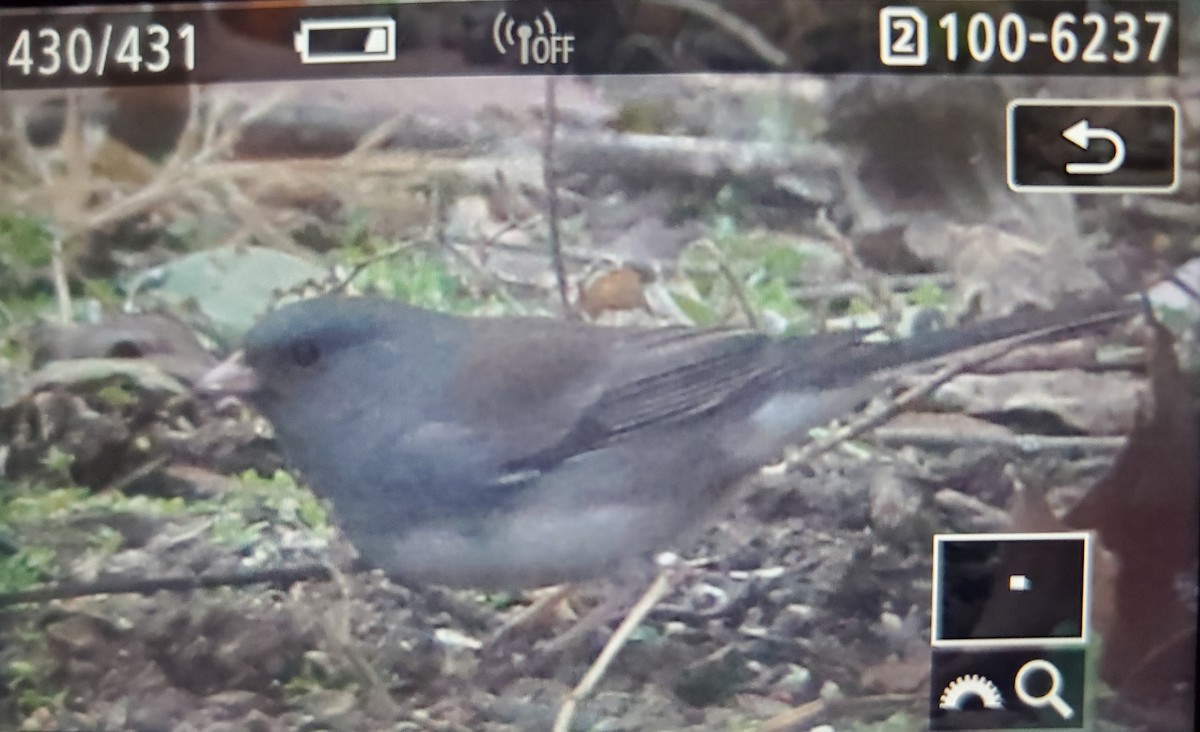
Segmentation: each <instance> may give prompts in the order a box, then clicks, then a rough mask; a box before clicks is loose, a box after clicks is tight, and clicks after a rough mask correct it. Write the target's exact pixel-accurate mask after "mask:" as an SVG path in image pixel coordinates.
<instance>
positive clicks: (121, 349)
mask: <svg viewBox="0 0 1200 732" xmlns="http://www.w3.org/2000/svg"><path fill="white" fill-rule="evenodd" d="M108 357H109V358H141V357H142V349H141V347H140V346H138V344H136V343H134V342H133V341H117V342H116V343H114V344H112V346H111V347H110V348H109V349H108Z"/></svg>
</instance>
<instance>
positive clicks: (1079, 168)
mask: <svg viewBox="0 0 1200 732" xmlns="http://www.w3.org/2000/svg"><path fill="white" fill-rule="evenodd" d="M1062 136H1063V137H1065V138H1067V140H1068V141H1070V142H1071V143H1073V144H1074V145H1075V146H1076V147H1079V148H1080V149H1083V150H1087V149H1088V148H1089V147H1090V146H1091V144H1092V140H1107V141H1108V143H1109V144H1111V145H1112V146H1113V155H1112V157H1111V158H1109V159H1108V160H1106V161H1104V162H1102V163H1067V173H1068V174H1070V175H1108V174H1109V173H1111V172H1113V171H1115V170H1116V169H1117V168H1120V167H1121V165H1123V164H1124V163H1125V139H1124V138H1122V137H1121V136H1120V135H1119V134H1117V133H1116V132H1115V131H1113V130H1110V129H1108V128H1106V127H1092V126H1091V125H1089V124H1088V121H1087V118H1084V119H1081V120H1079V121H1078V122H1076V123H1075V124H1073V125H1071V126H1070V127H1068V128H1067V129H1065V130H1063V131H1062Z"/></svg>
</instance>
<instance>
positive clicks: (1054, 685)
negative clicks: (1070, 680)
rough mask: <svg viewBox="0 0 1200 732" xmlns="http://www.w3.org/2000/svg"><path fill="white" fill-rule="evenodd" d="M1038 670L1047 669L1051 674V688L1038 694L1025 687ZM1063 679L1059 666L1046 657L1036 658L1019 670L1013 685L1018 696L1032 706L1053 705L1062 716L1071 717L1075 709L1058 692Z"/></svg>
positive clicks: (1064, 717)
mask: <svg viewBox="0 0 1200 732" xmlns="http://www.w3.org/2000/svg"><path fill="white" fill-rule="evenodd" d="M1036 671H1045V672H1046V673H1047V674H1049V675H1050V688H1049V689H1048V690H1047V691H1046V692H1045V693H1043V694H1040V695H1038V696H1034V695H1033V694H1030V693H1029V690H1028V689H1026V688H1025V685H1026V684H1027V683H1028V681H1029V675H1030V674H1032V673H1034V672H1036ZM1062 681H1063V679H1062V672H1061V671H1059V670H1058V667H1057V666H1055V665H1054V664H1052V663H1050V662H1049V661H1047V660H1045V659H1044V658H1035V659H1033V660H1032V661H1029V662H1028V663H1026V664H1025V665H1024V666H1022V667H1021V669H1020V670H1019V671H1017V678H1016V681H1015V682H1014V683H1013V686H1015V687H1016V690H1017V698H1018V699H1020V700H1021V701H1022V702H1024V703H1025V704H1028V705H1029V706H1031V707H1052V708H1053V709H1054V711H1056V712H1058V715H1059V716H1060V717H1062V718H1063V719H1070V718H1071V717H1073V716H1075V710H1074V709H1072V708H1071V705H1070V704H1067V703H1066V702H1065V701H1063V698H1062V697H1061V696H1059V694H1058V690H1059V689H1060V688H1061V687H1062Z"/></svg>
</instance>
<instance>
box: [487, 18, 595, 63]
mask: <svg viewBox="0 0 1200 732" xmlns="http://www.w3.org/2000/svg"><path fill="white" fill-rule="evenodd" d="M492 43H494V44H495V45H496V50H497V51H499V52H500V54H501V55H504V54H507V53H508V50H509V49H510V48H515V49H517V50H518V51H519V60H520V62H521V65H522V66H529V65H531V64H538V65H544V64H557V63H564V64H565V63H568V62H569V61H570V60H571V58H570V57H571V53H572V52H574V50H575V34H574V33H559V32H558V23H556V22H555V20H554V16H553V15H551V14H550V11H549V10H543V11H542V14H541V15H539V16H537V17H535V18H534V19H533V21H532V22H524V21H521V22H518V21H516V20H514V19H513V17H512V16H510V15H509V14H508V12H507V11H504V10H501V11H500V12H499V13H498V14H497V15H496V20H495V21H493V23H492Z"/></svg>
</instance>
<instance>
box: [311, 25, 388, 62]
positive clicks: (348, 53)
mask: <svg viewBox="0 0 1200 732" xmlns="http://www.w3.org/2000/svg"><path fill="white" fill-rule="evenodd" d="M293 41H294V44H295V47H296V53H298V54H300V62H301V63H306V64H354V63H364V62H368V61H395V60H396V21H395V19H394V18H314V19H309V20H302V21H300V30H299V31H297V32H296V34H295V36H294V38H293Z"/></svg>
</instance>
